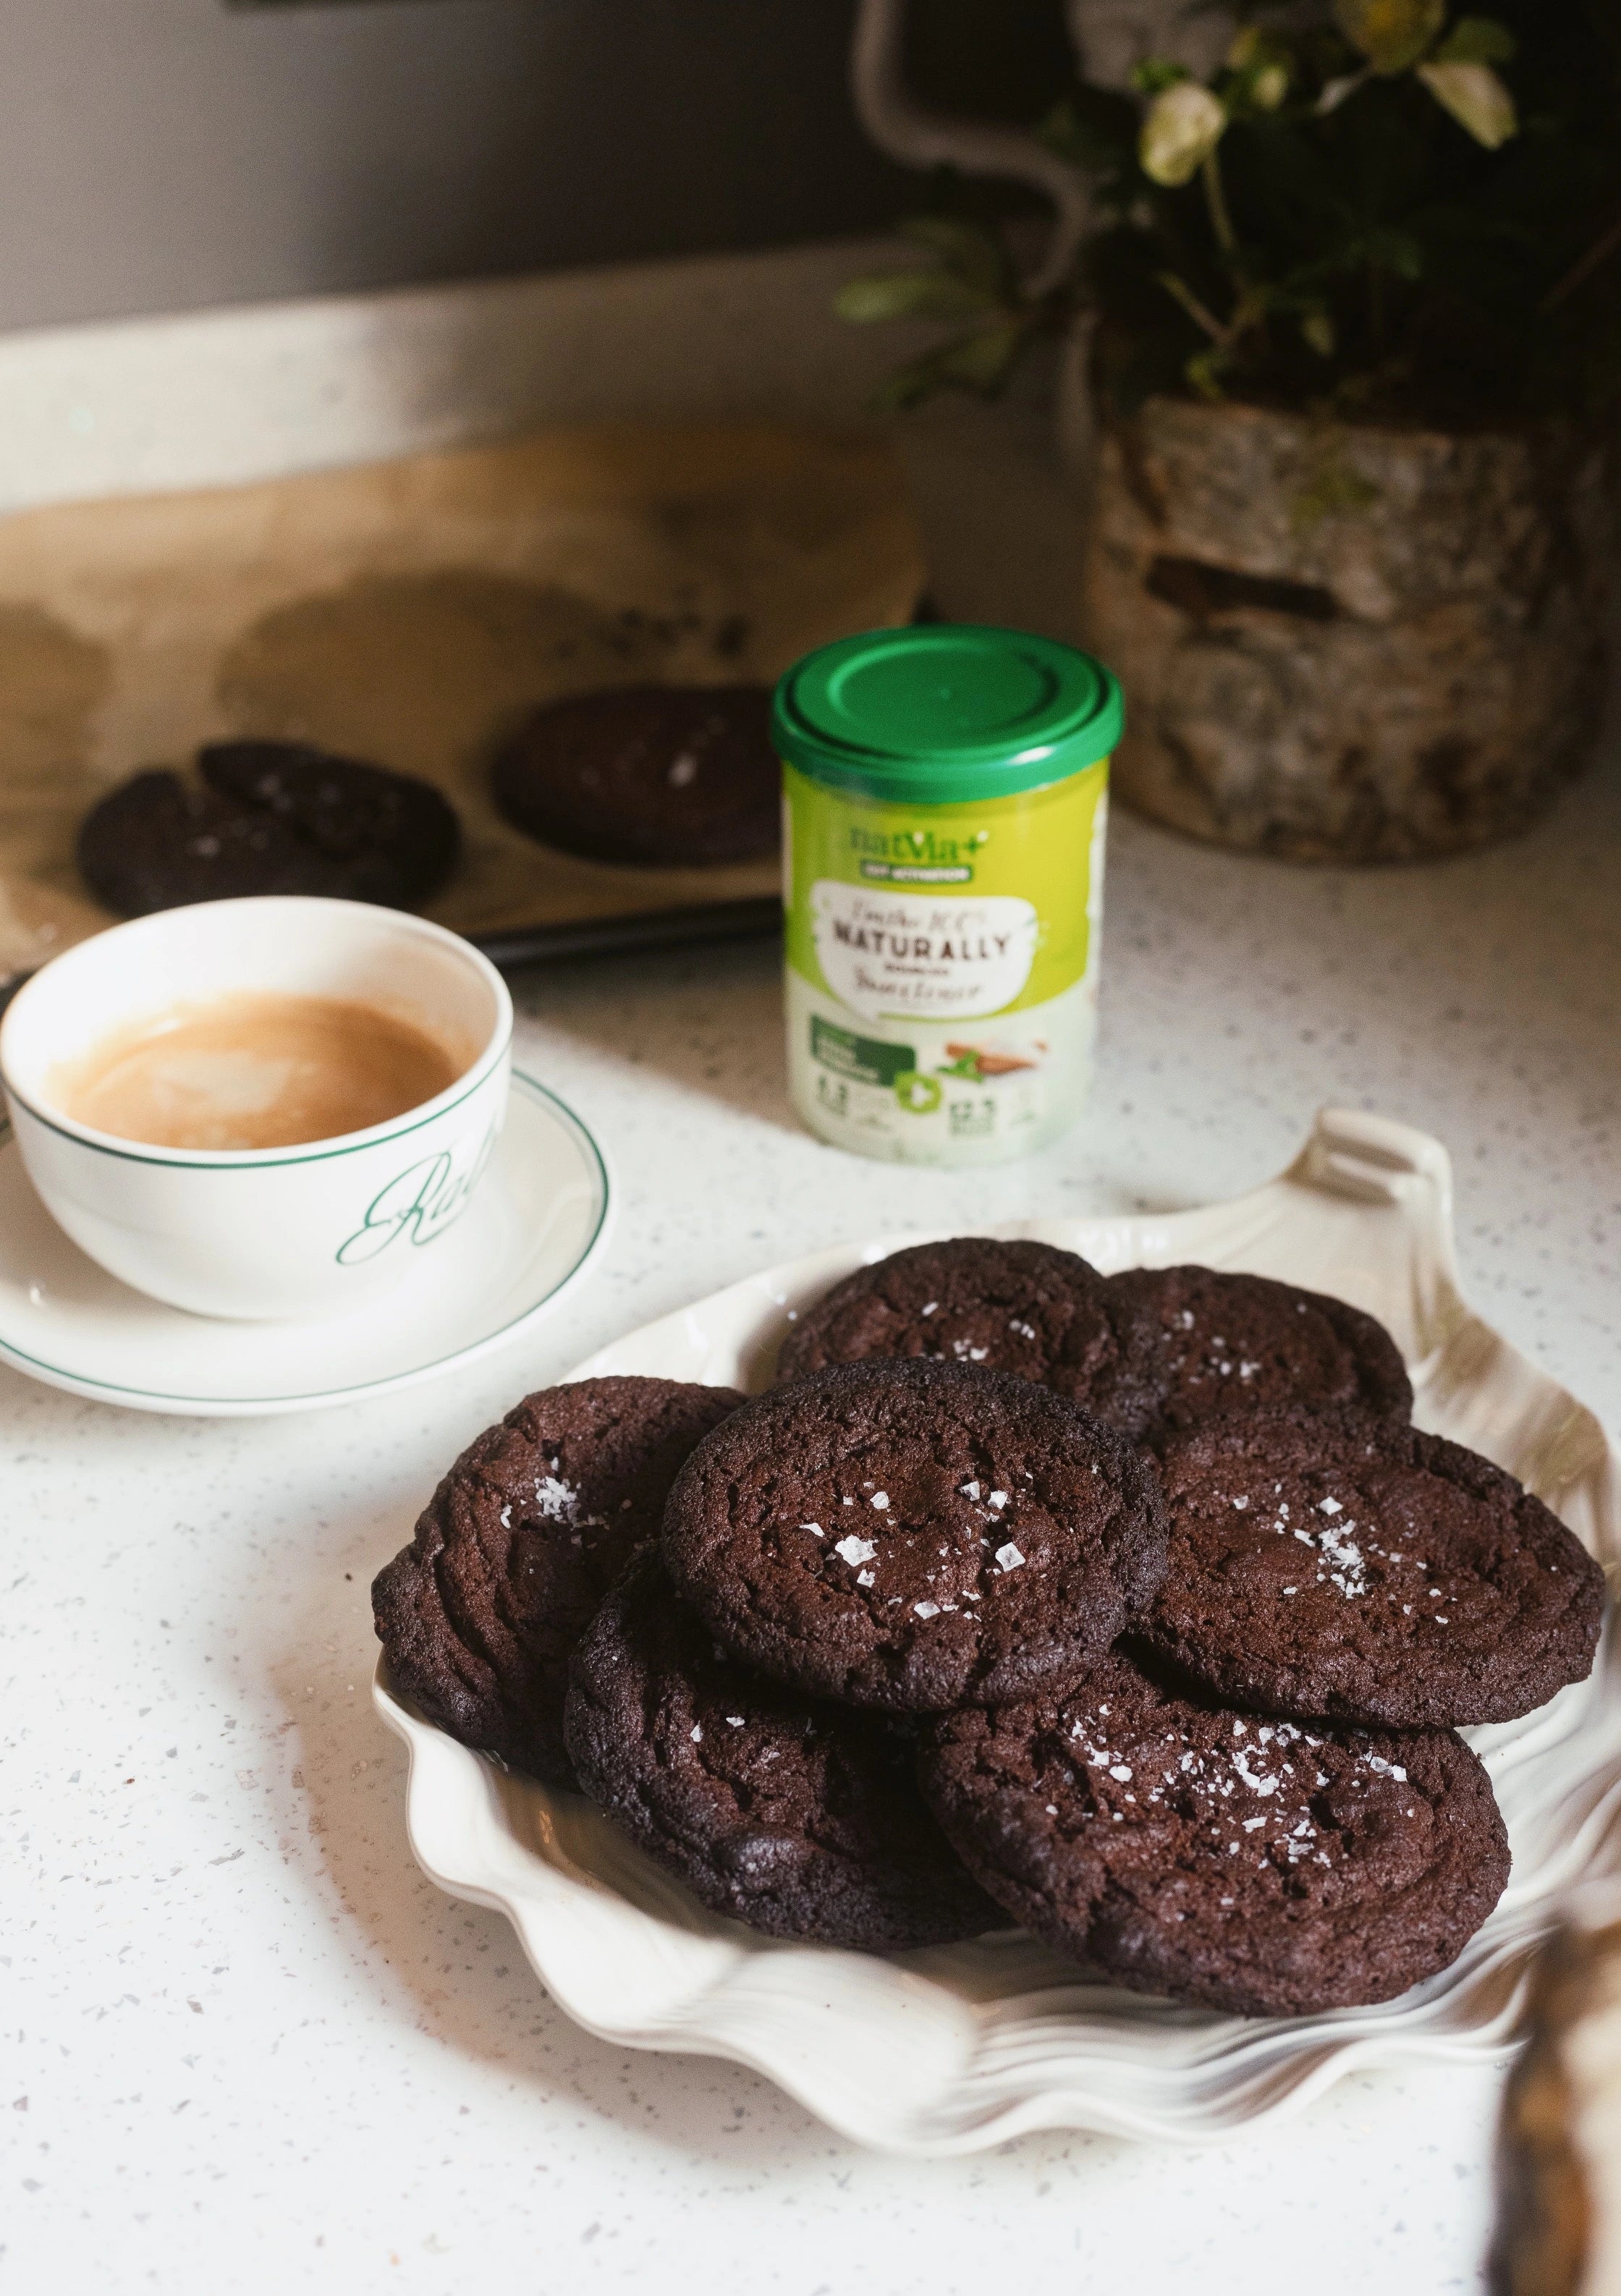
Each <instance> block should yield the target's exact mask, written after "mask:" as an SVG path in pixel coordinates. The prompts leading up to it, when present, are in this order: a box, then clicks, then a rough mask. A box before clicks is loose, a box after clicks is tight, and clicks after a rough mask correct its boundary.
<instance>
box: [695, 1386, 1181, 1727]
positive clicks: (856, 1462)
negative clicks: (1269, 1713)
mask: <svg viewBox="0 0 1621 2296" xmlns="http://www.w3.org/2000/svg"><path fill="white" fill-rule="evenodd" d="M664 1553H665V1558H666V1561H667V1563H668V1565H669V1569H670V1573H671V1576H672V1577H673V1578H674V1579H675V1583H676V1585H677V1587H679V1588H680V1590H681V1592H682V1593H683V1594H684V1595H685V1596H686V1598H687V1599H688V1601H690V1602H691V1603H692V1605H693V1607H694V1608H695V1609H696V1610H697V1611H698V1612H699V1613H700V1616H701V1618H702V1619H703V1620H704V1622H705V1623H706V1625H707V1626H708V1628H710V1630H711V1632H712V1633H713V1634H714V1635H715V1636H716V1638H717V1639H718V1640H719V1641H720V1642H722V1643H724V1644H725V1646H726V1647H727V1649H729V1650H730V1651H732V1652H733V1653H734V1654H735V1655H736V1656H737V1657H739V1658H741V1659H746V1660H749V1661H751V1662H752V1663H753V1664H755V1665H757V1666H760V1667H763V1668H764V1669H765V1671H766V1672H767V1673H768V1674H774V1675H775V1676H777V1677H780V1678H781V1679H782V1681H785V1682H790V1683H792V1684H794V1685H796V1686H797V1687H798V1688H799V1689H801V1690H806V1691H810V1692H812V1693H816V1694H818V1695H821V1696H824V1697H831V1698H839V1699H843V1700H846V1701H847V1702H849V1703H850V1704H852V1705H856V1706H877V1707H888V1708H890V1709H893V1710H896V1711H912V1712H921V1713H929V1712H939V1711H942V1710H945V1709H946V1708H948V1707H952V1706H956V1705H960V1704H961V1703H962V1702H963V1701H964V1700H969V1701H971V1702H973V1703H975V1704H977V1705H988V1704H990V1703H991V1702H993V1701H995V1700H997V1699H1003V1698H1012V1697H1018V1696H1019V1695H1021V1694H1023V1693H1032V1692H1035V1691H1036V1690H1039V1689H1042V1688H1044V1687H1046V1686H1048V1685H1052V1686H1061V1685H1063V1684H1064V1683H1067V1682H1069V1681H1073V1680H1074V1679H1075V1678H1076V1677H1077V1676H1078V1675H1079V1674H1081V1673H1082V1672H1084V1671H1085V1668H1086V1667H1087V1666H1088V1665H1089V1664H1091V1663H1092V1662H1093V1661H1094V1660H1095V1659H1096V1658H1098V1657H1099V1656H1100V1655H1101V1652H1103V1651H1104V1650H1106V1649H1107V1647H1108V1646H1109V1644H1110V1643H1111V1642H1112V1641H1113V1640H1114V1638H1115V1636H1117V1635H1118V1633H1119V1631H1120V1629H1121V1628H1122V1627H1123V1626H1125V1625H1126V1622H1127V1620H1130V1619H1132V1618H1134V1617H1135V1616H1136V1615H1137V1614H1138V1613H1140V1612H1141V1611H1143V1610H1144V1609H1145V1608H1146V1606H1147V1604H1148V1603H1149V1602H1150V1599H1151V1597H1152V1595H1153V1593H1154V1590H1155V1588H1156V1587H1158V1583H1159V1579H1160V1576H1161V1573H1162V1572H1163V1570H1164V1567H1165V1563H1164V1556H1165V1524H1164V1518H1163V1513H1162V1508H1161V1501H1160V1497H1159V1488H1158V1475H1157V1474H1156V1472H1155V1471H1154V1468H1153V1467H1152V1465H1151V1464H1149V1463H1148V1462H1146V1461H1145V1460H1144V1459H1143V1458H1142V1457H1141V1456H1139V1454H1138V1453H1137V1452H1136V1451H1135V1450H1134V1447H1132V1446H1131V1445H1130V1444H1129V1443H1128V1442H1127V1441H1126V1439H1125V1438H1124V1437H1123V1436H1120V1435H1118V1434H1117V1433H1115V1432H1114V1431H1113V1430H1112V1429H1109V1428H1106V1427H1102V1426H1100V1425H1099V1424H1098V1423H1097V1422H1096V1421H1094V1420H1092V1419H1089V1418H1088V1417H1087V1416H1086V1415H1085V1412H1083V1411H1081V1410H1079V1409H1078V1408H1077V1406H1075V1405H1074V1404H1072V1403H1070V1402H1068V1401H1067V1400H1066V1398H1064V1397H1062V1396H1059V1395H1054V1394H1052V1392H1051V1391H1050V1390H1048V1389H1046V1388H1044V1387H1037V1386H1035V1385H1034V1384H1033V1383H1032V1382H1029V1381H1027V1380H1022V1379H1011V1378H1009V1377H1008V1376H1007V1375H1006V1374H1003V1373H1000V1372H988V1371H980V1370H977V1369H970V1367H969V1366H968V1365H962V1364H926V1363H869V1364H849V1365H840V1366H837V1367H835V1368H834V1369H832V1370H831V1371H823V1372H817V1373H815V1374H813V1376H812V1377H810V1378H809V1379H805V1380H800V1381H798V1382H795V1383H794V1384H793V1385H791V1386H789V1387H779V1388H776V1389H774V1390H772V1392H771V1393H770V1394H769V1395H764V1396H760V1397H758V1398H756V1400H755V1401H754V1402H752V1403H749V1404H745V1405H744V1406H743V1408H742V1409H741V1411H740V1412H738V1413H736V1414H735V1415H733V1418H732V1419H730V1420H729V1421H727V1423H725V1426H723V1427H720V1428H717V1429H716V1431H715V1433H714V1434H713V1435H712V1436H711V1437H709V1438H708V1440H706V1441H705V1442H704V1443H702V1444H700V1446H699V1447H698V1449H697V1450H696V1451H695V1452H694V1453H693V1456H692V1458H691V1459H690V1460H689V1462H688V1463H687V1464H686V1466H685V1467H684V1468H683V1470H682V1472H681V1474H680V1476H679V1478H678V1479H677V1480H676V1483H675V1488H674V1489H673V1490H672V1491H671V1493H670V1500H669V1505H668V1506H667V1509H666V1510H665V1517H664Z"/></svg>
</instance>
